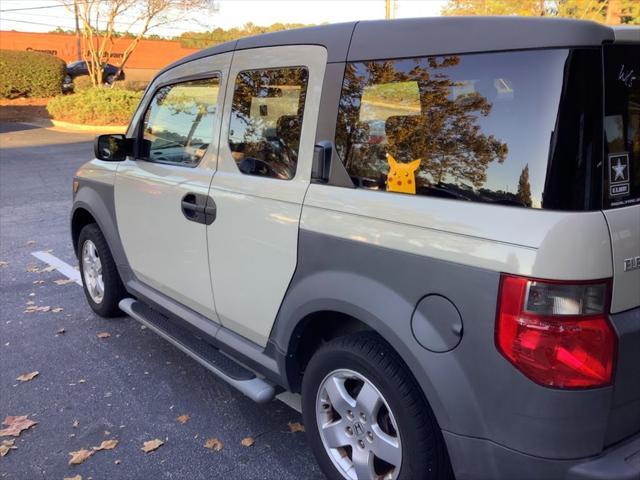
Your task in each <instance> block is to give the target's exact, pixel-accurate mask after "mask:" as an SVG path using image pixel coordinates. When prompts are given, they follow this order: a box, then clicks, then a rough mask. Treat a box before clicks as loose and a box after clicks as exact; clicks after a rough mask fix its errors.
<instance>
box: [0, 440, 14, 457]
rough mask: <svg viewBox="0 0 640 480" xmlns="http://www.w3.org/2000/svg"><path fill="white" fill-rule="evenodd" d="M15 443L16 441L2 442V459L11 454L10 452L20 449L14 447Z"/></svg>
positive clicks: (0, 455)
mask: <svg viewBox="0 0 640 480" xmlns="http://www.w3.org/2000/svg"><path fill="white" fill-rule="evenodd" d="M14 442H15V439H13V438H12V439H11V440H2V442H0V457H4V456H5V455H6V454H7V453H9V450H15V449H16V448H18V447H14V446H13V444H14Z"/></svg>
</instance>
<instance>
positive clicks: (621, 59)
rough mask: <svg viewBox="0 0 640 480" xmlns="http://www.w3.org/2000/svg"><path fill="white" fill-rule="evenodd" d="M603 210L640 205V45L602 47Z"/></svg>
mask: <svg viewBox="0 0 640 480" xmlns="http://www.w3.org/2000/svg"><path fill="white" fill-rule="evenodd" d="M604 81H605V113H604V135H605V158H604V160H605V163H606V167H607V173H606V174H605V189H604V207H605V208H615V207H623V206H625V205H633V204H637V203H640V45H608V46H606V47H605V48H604Z"/></svg>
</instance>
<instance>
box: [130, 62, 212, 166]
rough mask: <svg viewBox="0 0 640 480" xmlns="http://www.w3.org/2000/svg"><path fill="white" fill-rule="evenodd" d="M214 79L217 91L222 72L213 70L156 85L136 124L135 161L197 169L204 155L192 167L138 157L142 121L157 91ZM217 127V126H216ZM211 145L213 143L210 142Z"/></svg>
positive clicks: (141, 137)
mask: <svg viewBox="0 0 640 480" xmlns="http://www.w3.org/2000/svg"><path fill="white" fill-rule="evenodd" d="M214 78H217V79H218V87H219V89H222V88H223V85H222V78H223V75H222V72H221V71H219V70H215V71H213V72H207V73H197V74H194V75H187V76H184V77H180V78H179V79H174V80H168V81H166V82H162V83H159V84H158V85H156V88H155V89H154V90H153V93H152V94H151V95H149V96H148V99H149V100H148V101H147V103H146V105H145V107H144V110H143V112H142V115H140V120H139V122H138V125H137V127H136V136H135V145H134V152H133V153H134V160H135V161H142V162H149V163H156V164H159V165H174V166H176V167H184V168H197V167H198V166H199V165H200V163H201V162H202V160H203V159H204V157H205V156H206V153H205V155H203V156H202V158H201V159H200V160H199V161H198V163H195V164H193V165H190V164H186V163H181V162H172V161H170V160H152V159H150V158H144V157H141V156H140V150H141V146H142V142H143V140H144V119H145V117H146V116H147V112H148V111H149V109H150V108H151V102H152V101H153V99H154V98H155V96H156V94H157V93H158V91H159V90H160V89H162V88H165V87H169V86H171V87H173V86H176V85H180V84H183V83H189V82H195V81H198V80H213V79H214ZM220 93H221V92H220V90H218V97H217V98H216V117H217V118H218V122H221V121H222V114H221V113H220V110H222V109H221V108H219V106H220ZM222 93H223V94H222V98H224V92H222ZM218 126H219V124H218ZM214 127H215V125H214ZM216 131H218V134H219V129H216V128H214V131H213V134H214V135H215V132H216ZM212 143H213V142H212ZM210 146H211V144H210V145H209V146H208V147H207V151H209V148H210Z"/></svg>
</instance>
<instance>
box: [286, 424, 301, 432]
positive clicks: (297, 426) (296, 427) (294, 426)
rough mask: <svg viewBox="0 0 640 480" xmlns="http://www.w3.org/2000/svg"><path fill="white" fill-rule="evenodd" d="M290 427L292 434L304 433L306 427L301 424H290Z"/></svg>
mask: <svg viewBox="0 0 640 480" xmlns="http://www.w3.org/2000/svg"><path fill="white" fill-rule="evenodd" d="M288 425H289V431H290V432H291V433H296V432H304V425H302V424H301V423H300V422H289V423H288Z"/></svg>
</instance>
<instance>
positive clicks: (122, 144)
mask: <svg viewBox="0 0 640 480" xmlns="http://www.w3.org/2000/svg"><path fill="white" fill-rule="evenodd" d="M93 151H94V153H95V156H96V158H97V159H98V160H104V161H105V162H122V161H123V160H125V159H126V158H127V155H131V154H132V153H133V139H131V138H126V137H125V136H124V135H123V134H110V135H98V136H97V137H96V140H95V142H94V144H93Z"/></svg>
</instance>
